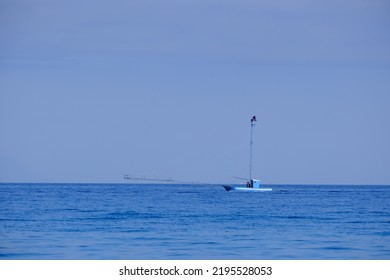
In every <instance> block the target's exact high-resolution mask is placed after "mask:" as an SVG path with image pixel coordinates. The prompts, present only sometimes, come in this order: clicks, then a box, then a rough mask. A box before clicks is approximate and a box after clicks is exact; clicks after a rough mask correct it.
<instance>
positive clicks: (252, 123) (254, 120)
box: [249, 116, 256, 182]
mask: <svg viewBox="0 0 390 280" xmlns="http://www.w3.org/2000/svg"><path fill="white" fill-rule="evenodd" d="M255 124H256V116H253V117H252V119H251V141H250V145H249V180H250V182H251V181H252V149H253V127H254V126H255Z"/></svg>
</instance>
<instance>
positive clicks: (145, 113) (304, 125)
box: [0, 0, 390, 184]
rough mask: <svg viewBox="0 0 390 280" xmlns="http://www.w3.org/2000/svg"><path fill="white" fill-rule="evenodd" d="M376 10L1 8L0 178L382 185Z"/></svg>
mask: <svg viewBox="0 0 390 280" xmlns="http://www.w3.org/2000/svg"><path fill="white" fill-rule="evenodd" d="M389 15H390V1H385V0H371V1H366V0H342V1H340V0H337V1H336V0H326V1H322V0H310V1H309V0H296V1H291V0H280V1H275V0H272V1H271V0H240V1H238V0H224V1H222V0H197V1H190V0H165V1H157V0H115V1H103V0H77V1H74V0H35V1H30V0H0V182H75V183H77V182H85V183H88V182H89V183H108V182H112V183H123V182H125V181H124V180H123V174H129V175H130V176H133V177H140V176H144V177H151V178H173V179H175V180H182V181H190V182H204V183H228V182H233V183H234V182H240V181H237V180H236V179H235V178H233V176H239V177H248V176H249V138H250V119H251V117H252V116H253V115H256V117H257V120H258V121H257V123H256V126H255V127H254V131H253V141H254V146H253V147H254V149H253V171H252V173H253V175H254V177H256V178H258V179H260V180H262V182H263V183H264V184H390V144H389V143H390V125H389V122H390V109H389V106H390V32H389V30H390V16H389Z"/></svg>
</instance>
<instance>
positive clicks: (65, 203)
mask: <svg viewBox="0 0 390 280" xmlns="http://www.w3.org/2000/svg"><path fill="white" fill-rule="evenodd" d="M264 187H271V188H273V191H272V192H227V191H225V189H224V188H223V187H222V186H221V185H203V184H201V185H196V184H191V185H180V184H172V185H168V184H165V185H164V184H35V183H17V184H16V183H12V184H8V183H1V184H0V259H8V260H19V259H24V260H30V259H34V260H64V259H65V260H111V259H113V260H116V259H126V260H205V259H208V260H252V259H267V260H312V259H314V260H329V259H335V260H345V259H346V260H379V259H384V260H389V259H390V186H359V185H353V186H348V185H266V186H264Z"/></svg>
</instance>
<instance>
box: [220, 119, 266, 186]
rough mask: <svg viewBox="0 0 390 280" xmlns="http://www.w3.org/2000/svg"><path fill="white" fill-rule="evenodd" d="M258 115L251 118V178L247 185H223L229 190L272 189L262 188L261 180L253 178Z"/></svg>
mask: <svg viewBox="0 0 390 280" xmlns="http://www.w3.org/2000/svg"><path fill="white" fill-rule="evenodd" d="M256 121H257V120H256V116H253V117H252V118H251V138H250V145H249V146H250V153H249V155H250V156H249V180H248V182H247V183H246V185H222V186H223V187H224V188H225V190H227V191H244V192H267V191H272V189H271V188H262V187H261V186H260V185H261V184H260V180H257V179H252V150H253V127H254V126H255V124H256Z"/></svg>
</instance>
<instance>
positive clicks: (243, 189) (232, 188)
mask: <svg viewBox="0 0 390 280" xmlns="http://www.w3.org/2000/svg"><path fill="white" fill-rule="evenodd" d="M223 187H224V188H225V190H227V191H240V192H270V191H272V189H271V188H248V187H243V186H227V185H223Z"/></svg>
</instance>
